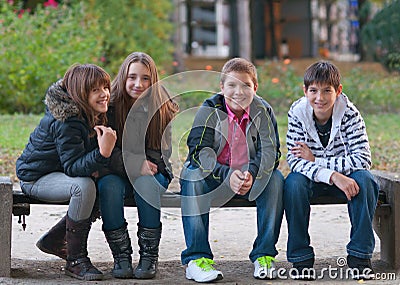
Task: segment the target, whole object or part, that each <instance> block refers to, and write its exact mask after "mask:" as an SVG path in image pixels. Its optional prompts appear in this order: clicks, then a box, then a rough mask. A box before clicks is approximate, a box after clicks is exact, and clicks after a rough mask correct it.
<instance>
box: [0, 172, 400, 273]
mask: <svg viewBox="0 0 400 285" xmlns="http://www.w3.org/2000/svg"><path fill="white" fill-rule="evenodd" d="M373 174H374V175H375V177H376V179H377V181H378V182H379V184H380V185H381V192H380V197H379V203H378V207H377V209H376V213H375V217H374V223H373V226H374V230H375V232H376V233H377V235H378V236H379V238H380V240H381V259H382V260H383V261H384V262H386V263H388V264H389V265H390V266H392V267H393V268H395V269H396V270H400V179H399V177H396V174H394V173H388V172H377V171H374V172H373ZM0 201H2V203H1V204H0V224H1V225H2V227H3V229H2V230H1V231H0V260H2V262H1V263H0V277H9V276H10V273H11V232H12V215H14V216H18V217H19V219H18V222H19V223H21V224H22V227H23V228H24V229H25V227H26V223H25V216H28V215H30V205H31V204H51V203H47V202H43V201H40V200H37V199H34V198H31V197H29V196H26V195H25V194H23V193H22V192H21V191H20V190H19V189H13V184H12V183H11V181H10V179H9V178H8V177H1V176H0ZM345 203H346V200H344V199H343V200H342V199H337V198H333V197H327V196H325V197H318V199H315V200H313V201H312V204H313V205H327V204H345ZM54 204H55V205H60V204H59V203H54ZM125 206H127V207H135V206H136V204H135V201H134V199H133V198H130V199H127V200H126V201H125ZM212 206H217V205H212ZM254 206H255V202H254V201H252V202H250V201H247V200H245V199H239V198H233V199H231V200H230V201H228V202H227V203H226V204H224V205H223V206H222V207H254ZM162 207H164V208H179V207H180V196H179V195H177V194H176V193H173V192H169V191H167V192H166V193H165V194H164V196H163V198H162Z"/></svg>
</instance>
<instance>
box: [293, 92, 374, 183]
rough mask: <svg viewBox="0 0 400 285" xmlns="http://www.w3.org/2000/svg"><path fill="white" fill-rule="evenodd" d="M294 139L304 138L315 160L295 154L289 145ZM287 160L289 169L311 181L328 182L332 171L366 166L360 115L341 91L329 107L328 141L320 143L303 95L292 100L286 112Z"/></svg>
mask: <svg viewBox="0 0 400 285" xmlns="http://www.w3.org/2000/svg"><path fill="white" fill-rule="evenodd" d="M295 142H305V143H306V144H307V145H308V147H309V148H310V150H311V152H312V153H313V154H314V157H315V161H314V162H312V161H308V160H305V159H303V158H297V157H295V156H294V155H293V154H292V153H291V151H290V149H291V148H292V147H293V146H295ZM286 146H287V148H288V154H287V162H288V164H289V166H290V169H291V171H292V172H299V173H301V174H303V175H305V176H307V177H308V178H309V179H311V180H313V181H315V182H324V183H327V184H330V181H329V180H330V177H331V175H332V173H333V172H334V171H337V172H339V173H342V174H344V175H348V174H350V173H352V172H354V171H356V170H359V169H367V170H368V169H370V167H371V150H370V146H369V142H368V136H367V130H366V127H365V123H364V120H363V118H362V117H361V114H360V112H359V111H358V110H357V108H356V107H355V106H354V105H353V103H351V102H350V100H349V99H348V98H347V96H346V95H345V94H344V93H342V94H340V95H339V96H338V98H337V99H336V102H335V105H334V107H333V115H332V129H331V134H330V138H329V142H328V145H327V146H326V147H323V146H322V144H321V141H320V139H319V137H318V133H317V130H316V127H315V123H314V120H313V109H312V107H311V105H310V104H309V102H308V100H307V98H306V97H302V98H300V99H298V100H297V101H295V102H294V103H293V104H292V106H291V108H290V110H289V113H288V131H287V135H286Z"/></svg>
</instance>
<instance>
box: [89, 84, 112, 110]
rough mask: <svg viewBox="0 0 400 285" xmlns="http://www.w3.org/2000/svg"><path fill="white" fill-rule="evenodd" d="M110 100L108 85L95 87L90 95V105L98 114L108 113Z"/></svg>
mask: <svg viewBox="0 0 400 285" xmlns="http://www.w3.org/2000/svg"><path fill="white" fill-rule="evenodd" d="M109 101H110V88H109V86H108V85H100V86H97V87H94V88H93V89H92V90H91V91H90V93H89V96H88V104H89V106H90V107H91V108H92V109H93V110H94V111H95V112H96V113H98V114H101V113H106V112H107V110H108V102H109Z"/></svg>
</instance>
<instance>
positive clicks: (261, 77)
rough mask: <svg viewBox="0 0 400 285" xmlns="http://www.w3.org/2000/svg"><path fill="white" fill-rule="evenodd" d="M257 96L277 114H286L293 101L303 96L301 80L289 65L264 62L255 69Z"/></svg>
mask: <svg viewBox="0 0 400 285" xmlns="http://www.w3.org/2000/svg"><path fill="white" fill-rule="evenodd" d="M257 72H258V82H259V83H258V91H257V94H258V95H260V96H261V97H263V98H264V99H265V100H267V102H269V103H270V104H271V105H272V107H273V108H274V111H275V112H277V113H286V112H287V111H288V110H289V107H290V105H291V104H292V102H293V101H295V100H297V99H298V98H300V97H301V96H302V95H303V90H302V84H303V78H302V77H300V76H298V75H296V73H295V71H294V68H293V67H292V66H291V65H290V64H282V63H277V62H271V61H266V62H265V63H264V64H263V65H262V66H259V67H258V69H257Z"/></svg>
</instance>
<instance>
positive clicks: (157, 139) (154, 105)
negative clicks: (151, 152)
mask: <svg viewBox="0 0 400 285" xmlns="http://www.w3.org/2000/svg"><path fill="white" fill-rule="evenodd" d="M135 62H140V63H142V64H144V65H145V66H146V67H147V68H148V70H149V72H150V88H149V89H148V90H146V91H145V92H143V94H142V95H141V96H140V97H139V99H143V100H145V101H146V102H148V103H149V114H154V115H153V117H152V118H149V119H150V123H149V125H148V126H149V127H148V129H147V132H146V144H147V146H148V147H149V148H151V149H155V150H159V149H161V148H165V147H166V145H165V143H166V142H162V136H163V133H164V130H165V128H166V127H167V125H168V124H169V122H170V121H171V120H172V119H173V117H174V115H175V113H176V112H177V111H178V106H177V104H176V103H174V102H173V101H172V99H170V97H169V95H168V92H167V90H166V89H165V88H163V87H161V86H160V84H158V81H159V78H158V72H157V67H156V64H155V62H154V60H153V59H152V58H151V57H150V56H149V55H148V54H146V53H143V52H133V53H131V54H130V55H128V56H127V57H126V58H125V60H124V62H123V63H122V64H121V67H120V69H119V71H118V74H117V76H116V77H115V78H114V80H113V81H112V83H111V103H110V104H111V105H112V106H113V107H114V110H115V112H114V116H115V118H114V119H115V124H116V126H115V128H116V131H117V136H118V141H117V144H118V145H119V146H121V144H122V134H123V130H124V125H125V121H126V118H127V116H128V113H129V111H130V109H131V107H132V105H133V104H134V103H135V101H136V100H135V99H133V98H132V97H130V96H129V94H128V93H127V91H126V81H127V78H128V71H129V67H130V65H131V64H132V63H135ZM144 97H146V99H144Z"/></svg>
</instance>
